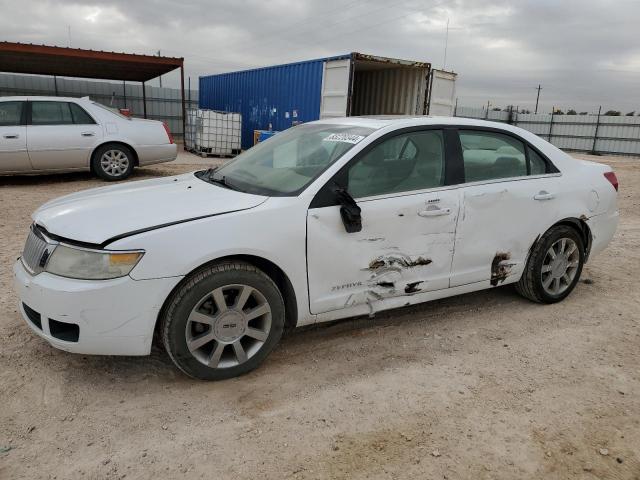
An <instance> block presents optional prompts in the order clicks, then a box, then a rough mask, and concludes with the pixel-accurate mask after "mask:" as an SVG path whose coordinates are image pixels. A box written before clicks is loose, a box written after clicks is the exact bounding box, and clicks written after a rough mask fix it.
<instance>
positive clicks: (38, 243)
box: [22, 227, 53, 274]
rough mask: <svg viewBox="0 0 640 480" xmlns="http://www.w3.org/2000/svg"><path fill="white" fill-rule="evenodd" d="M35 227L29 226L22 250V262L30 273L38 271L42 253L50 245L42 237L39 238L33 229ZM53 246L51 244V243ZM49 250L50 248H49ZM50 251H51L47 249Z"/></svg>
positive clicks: (40, 269) (40, 268)
mask: <svg viewBox="0 0 640 480" xmlns="http://www.w3.org/2000/svg"><path fill="white" fill-rule="evenodd" d="M34 228H35V227H31V230H30V231H29V236H28V237H27V242H26V243H25V245H24V250H23V251H22V263H23V264H24V266H25V267H27V269H28V270H29V271H30V272H31V273H34V274H35V273H40V272H41V271H42V269H43V268H42V266H40V261H41V259H42V256H43V255H44V253H45V251H46V250H47V247H49V246H50V244H49V243H47V242H46V241H45V240H44V239H43V238H41V237H40V236H39V235H38V234H37V233H36V232H35V230H34ZM51 246H52V247H53V245H51ZM50 250H51V249H50ZM49 253H51V251H49Z"/></svg>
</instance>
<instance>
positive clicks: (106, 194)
mask: <svg viewBox="0 0 640 480" xmlns="http://www.w3.org/2000/svg"><path fill="white" fill-rule="evenodd" d="M617 189H618V183H617V180H616V176H615V174H614V172H613V171H612V170H611V168H609V167H608V166H606V165H601V164H598V163H591V162H586V161H581V160H576V159H574V158H572V157H570V156H569V155H567V154H565V153H563V152H562V151H560V150H558V149H557V148H556V147H554V146H553V145H551V144H549V143H547V142H546V141H544V140H542V139H540V138H539V137H537V136H535V135H533V134H531V133H529V132H527V131H524V130H522V129H519V128H515V127H511V126H508V125H501V124H496V123H491V122H484V121H477V120H465V119H460V118H429V117H419V118H401V119H398V118H394V119H390V118H355V117H352V118H345V119H331V120H322V121H318V122H312V123H308V124H304V125H300V126H297V127H294V128H291V129H289V130H287V131H285V132H282V133H279V134H278V135H276V136H274V137H273V138H271V139H269V140H268V141H266V142H264V143H260V144H258V145H257V146H255V147H253V148H251V149H250V150H248V151H246V152H245V153H243V154H242V155H240V156H238V157H236V158H235V159H234V160H232V161H230V162H229V163H227V164H226V165H224V166H222V167H220V168H218V169H216V170H214V169H210V170H205V171H200V172H195V173H188V174H184V175H180V176H176V177H169V178H158V179H153V180H146V181H141V182H136V183H127V184H123V185H118V186H112V187H104V188H99V189H95V190H89V191H86V192H80V193H75V194H72V195H68V196H65V197H62V198H59V199H57V200H53V201H51V202H49V203H47V204H45V205H43V206H42V207H41V208H40V209H38V210H37V211H36V212H35V213H34V214H33V225H32V227H31V231H30V232H29V236H28V239H27V242H26V245H25V248H24V252H23V254H22V257H21V259H19V260H18V261H17V262H16V264H15V267H14V272H15V285H16V288H17V292H18V295H19V297H20V311H21V312H22V314H23V316H24V318H25V320H26V323H27V325H29V327H31V329H32V330H33V331H34V332H35V333H36V334H38V335H40V336H41V337H43V338H44V339H46V340H47V341H48V342H49V343H51V344H52V345H53V346H55V347H58V348H61V349H63V350H67V351H69V352H77V353H83V354H104V355H147V354H149V352H150V349H151V343H152V338H153V336H154V333H155V332H157V333H158V337H159V338H161V340H162V343H163V344H164V346H165V348H166V350H167V352H168V353H169V355H170V356H171V358H172V359H173V361H174V362H175V364H176V365H177V366H178V367H179V368H180V369H181V370H182V371H184V372H185V373H187V374H188V375H191V376H193V377H197V378H202V379H222V378H228V377H233V376H236V375H239V374H242V373H245V372H248V371H250V370H252V369H253V368H255V367H256V366H258V365H259V364H260V363H261V362H262V361H263V360H264V359H265V357H266V356H267V355H268V354H269V352H271V351H272V350H273V348H274V347H275V346H276V344H277V343H278V341H279V340H280V337H281V335H282V332H283V329H284V328H285V327H288V328H291V327H295V326H300V325H308V324H312V323H317V322H325V321H330V320H336V319H340V318H345V317H352V316H356V315H374V314H375V313H376V312H378V311H381V310H387V309H391V308H397V307H402V306H405V305H412V304H417V303H422V302H426V301H429V300H433V299H438V298H443V297H448V296H452V295H458V294H463V293H468V292H473V291H476V290H483V289H490V288H493V287H496V286H499V285H506V284H515V285H516V289H517V290H518V291H519V292H520V293H521V294H522V295H524V296H525V297H527V298H529V299H531V300H533V301H535V302H541V303H553V302H558V301H560V300H562V299H564V298H565V297H566V296H567V295H569V293H570V292H571V291H572V290H573V288H574V287H575V286H576V283H577V282H578V279H579V278H580V273H581V271H582V267H583V265H584V263H585V262H586V261H587V259H588V258H589V257H590V256H593V255H595V254H597V253H598V252H600V251H601V250H603V249H604V248H605V247H606V245H607V244H608V243H609V241H610V240H611V238H612V237H613V235H614V232H615V230H616V226H617V223H618V210H617V207H616V198H617ZM131 205H136V208H135V209H131V208H130V206H131ZM122 212H126V214H125V215H123V213H122Z"/></svg>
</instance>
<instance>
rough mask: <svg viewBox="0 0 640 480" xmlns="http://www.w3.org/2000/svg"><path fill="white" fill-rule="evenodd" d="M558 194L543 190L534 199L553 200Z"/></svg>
mask: <svg viewBox="0 0 640 480" xmlns="http://www.w3.org/2000/svg"><path fill="white" fill-rule="evenodd" d="M554 198H556V196H555V195H554V194H553V193H549V192H546V191H544V190H542V191H541V192H538V193H537V194H536V195H534V196H533V199H534V200H553V199H554Z"/></svg>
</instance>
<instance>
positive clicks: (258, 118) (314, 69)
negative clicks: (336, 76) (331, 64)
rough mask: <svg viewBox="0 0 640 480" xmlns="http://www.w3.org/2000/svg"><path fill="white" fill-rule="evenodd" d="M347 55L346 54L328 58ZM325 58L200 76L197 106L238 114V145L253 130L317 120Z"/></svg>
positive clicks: (246, 145)
mask: <svg viewBox="0 0 640 480" xmlns="http://www.w3.org/2000/svg"><path fill="white" fill-rule="evenodd" d="M340 58H349V55H344V56H340V57H331V58H330V59H331V60H333V59H340ZM327 60H329V59H328V58H321V59H317V60H309V61H305V62H298V63H291V64H287V65H278V66H275V67H264V68H258V69H255V70H245V71H241V72H231V73H222V74H219V75H208V76H205V77H200V102H199V103H200V108H206V109H212V110H223V111H227V112H239V113H241V114H242V148H243V149H247V148H250V147H251V146H252V145H253V131H254V130H269V127H271V129H273V130H286V129H287V128H289V127H291V126H292V125H296V124H297V123H302V122H310V121H313V120H318V118H320V117H319V115H320V94H321V88H322V72H323V66H324V62H325V61H327Z"/></svg>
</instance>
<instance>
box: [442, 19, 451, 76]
mask: <svg viewBox="0 0 640 480" xmlns="http://www.w3.org/2000/svg"><path fill="white" fill-rule="evenodd" d="M448 45H449V17H447V31H446V33H445V36H444V60H443V62H442V69H443V70H446V69H447V47H448Z"/></svg>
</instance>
